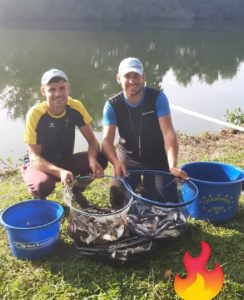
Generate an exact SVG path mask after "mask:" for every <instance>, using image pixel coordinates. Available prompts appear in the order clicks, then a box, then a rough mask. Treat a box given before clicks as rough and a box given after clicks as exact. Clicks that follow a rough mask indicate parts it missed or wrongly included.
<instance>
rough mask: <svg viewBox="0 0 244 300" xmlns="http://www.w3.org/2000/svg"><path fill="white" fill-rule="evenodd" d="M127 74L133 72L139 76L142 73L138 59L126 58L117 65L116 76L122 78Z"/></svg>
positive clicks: (141, 66)
mask: <svg viewBox="0 0 244 300" xmlns="http://www.w3.org/2000/svg"><path fill="white" fill-rule="evenodd" d="M129 72H135V73H137V74H139V75H142V74H143V73H144V70H143V65H142V63H141V61H140V60H139V59H138V58H135V57H127V58H125V59H123V60H122V61H121V63H120V64H119V69H118V74H119V75H121V76H124V75H125V74H127V73H129Z"/></svg>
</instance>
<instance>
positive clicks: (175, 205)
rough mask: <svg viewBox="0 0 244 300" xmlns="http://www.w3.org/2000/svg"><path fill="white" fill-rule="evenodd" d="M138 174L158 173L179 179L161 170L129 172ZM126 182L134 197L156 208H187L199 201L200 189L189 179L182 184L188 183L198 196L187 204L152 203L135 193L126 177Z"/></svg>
mask: <svg viewBox="0 0 244 300" xmlns="http://www.w3.org/2000/svg"><path fill="white" fill-rule="evenodd" d="M136 172H140V173H156V174H165V175H170V176H171V177H172V178H177V177H175V176H174V175H173V174H171V173H169V172H166V171H161V170H152V169H133V170H128V173H136ZM124 182H125V185H126V187H127V188H128V189H129V191H130V192H131V193H132V195H133V196H135V197H137V198H139V199H140V200H142V201H143V202H146V203H148V204H151V205H155V206H159V207H164V208H178V207H184V206H187V205H189V204H191V203H192V202H193V201H195V200H196V199H197V196H198V188H197V186H196V185H195V184H194V182H192V181H191V180H189V179H187V180H184V181H183V182H182V184H184V183H187V184H190V185H192V187H193V188H194V189H195V191H196V194H195V195H194V197H193V198H192V199H191V200H188V201H185V202H180V203H175V202H166V203H162V202H158V201H152V200H150V199H148V198H145V197H143V196H140V195H138V194H137V193H135V192H134V191H133V190H132V188H131V186H130V185H129V183H128V182H127V180H126V177H124Z"/></svg>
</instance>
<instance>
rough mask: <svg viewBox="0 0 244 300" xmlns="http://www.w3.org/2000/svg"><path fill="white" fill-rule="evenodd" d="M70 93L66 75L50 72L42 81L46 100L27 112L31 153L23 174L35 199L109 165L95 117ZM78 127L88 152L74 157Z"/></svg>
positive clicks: (99, 172)
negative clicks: (96, 131)
mask: <svg viewBox="0 0 244 300" xmlns="http://www.w3.org/2000/svg"><path fill="white" fill-rule="evenodd" d="M69 92H70V85H69V80H68V78H67V75H66V74H65V73H64V72H63V71H61V70H57V69H51V70H49V71H47V72H45V73H44V74H43V76H42V79H41V94H42V96H44V97H45V99H46V101H44V102H41V103H37V104H36V105H34V106H33V107H31V108H30V110H29V111H28V113H27V117H26V127H25V136H24V141H25V143H26V144H27V149H28V153H27V155H26V156H25V158H24V161H25V164H24V166H23V168H22V175H23V178H24V180H25V182H26V183H27V186H28V189H29V191H30V193H31V194H32V196H33V197H34V198H46V197H47V196H48V195H49V194H50V193H51V192H52V191H53V189H54V188H55V184H56V182H57V181H61V182H62V183H63V184H64V185H67V184H68V183H71V182H73V181H74V177H75V176H76V175H88V174H90V173H91V174H93V175H94V176H97V175H101V174H103V169H104V168H105V167H106V165H107V160H106V158H105V157H104V156H103V155H102V154H101V153H99V148H100V147H99V143H98V142H97V140H96V137H95V135H94V133H93V130H92V128H91V125H90V123H91V121H92V118H91V117H90V115H89V113H88V112H87V110H86V109H85V107H84V106H83V104H82V103H81V102H80V101H78V100H75V99H72V98H71V97H70V96H69ZM76 127H77V128H79V130H80V132H81V133H82V135H83V136H84V137H85V139H86V141H87V143H88V151H86V152H79V153H75V154H74V153H73V151H74V141H75V129H76Z"/></svg>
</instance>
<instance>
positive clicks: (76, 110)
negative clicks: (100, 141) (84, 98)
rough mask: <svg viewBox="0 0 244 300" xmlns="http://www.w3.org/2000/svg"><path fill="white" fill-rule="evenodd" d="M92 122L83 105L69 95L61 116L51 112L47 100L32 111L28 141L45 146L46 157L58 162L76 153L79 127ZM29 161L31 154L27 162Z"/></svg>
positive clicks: (29, 115)
mask: <svg viewBox="0 0 244 300" xmlns="http://www.w3.org/2000/svg"><path fill="white" fill-rule="evenodd" d="M91 121H92V118H91V116H90V115H89V113H88V112H87V110H86V109H85V107H84V106H83V104H82V103H81V102H80V101H78V100H74V99H72V98H71V97H69V98H68V101H67V104H66V109H65V111H64V113H63V114H61V115H59V116H54V115H52V114H50V112H48V109H47V102H46V101H44V102H42V103H38V104H36V105H35V106H33V107H32V108H30V110H29V111H28V113H27V116H26V128H25V135H24V141H25V143H26V144H31V145H41V146H42V153H41V154H42V157H43V158H45V159H47V160H48V161H51V162H57V161H60V160H63V159H67V158H68V157H70V156H71V155H72V154H73V150H74V141H75V128H76V127H78V128H81V127H82V126H84V125H86V124H89V123H90V122H91ZM28 161H29V157H28V155H27V156H26V157H25V162H28Z"/></svg>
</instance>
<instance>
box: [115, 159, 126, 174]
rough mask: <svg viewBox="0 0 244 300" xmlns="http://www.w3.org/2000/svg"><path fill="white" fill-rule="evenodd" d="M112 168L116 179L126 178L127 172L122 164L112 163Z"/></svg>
mask: <svg viewBox="0 0 244 300" xmlns="http://www.w3.org/2000/svg"><path fill="white" fill-rule="evenodd" d="M113 167H114V171H113V175H114V176H116V177H121V176H128V173H127V170H126V167H125V165H124V164H122V163H120V162H119V161H117V162H116V163H114V165H113Z"/></svg>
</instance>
